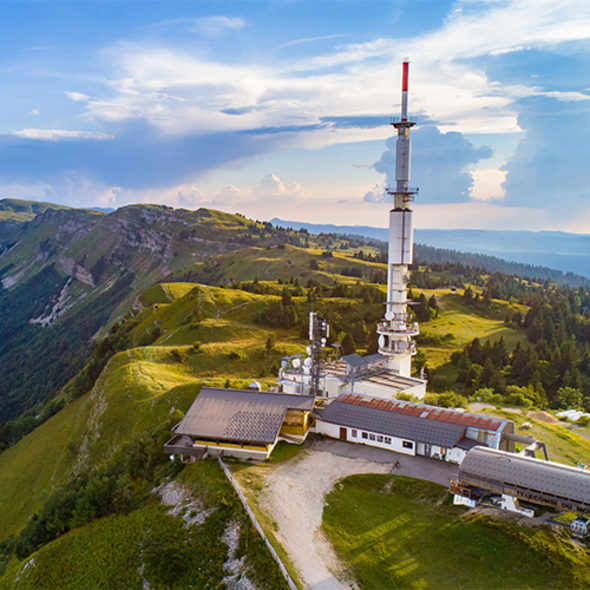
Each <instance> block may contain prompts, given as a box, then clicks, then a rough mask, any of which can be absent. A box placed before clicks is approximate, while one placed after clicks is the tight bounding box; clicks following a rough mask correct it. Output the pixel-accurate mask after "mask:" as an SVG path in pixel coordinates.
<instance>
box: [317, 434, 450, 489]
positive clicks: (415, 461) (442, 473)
mask: <svg viewBox="0 0 590 590" xmlns="http://www.w3.org/2000/svg"><path fill="white" fill-rule="evenodd" d="M306 446H307V447H309V448H311V449H316V450H318V451H326V452H328V453H332V454H334V455H339V456H341V457H349V458H350V459H367V460H368V461H376V462H378V463H390V464H391V466H392V473H396V474H398V475H406V476H407V477H415V478H416V479H424V480H426V481H432V482H434V483H438V484H441V485H443V486H446V487H448V486H449V484H450V482H451V478H456V477H457V475H458V474H459V467H458V465H455V464H453V463H445V462H444V461H439V460H438V459H430V458H428V457H419V456H416V457H412V456H411V455H404V454H402V453H395V452H393V451H387V450H386V449H377V448H375V447H370V446H368V445H363V444H358V443H350V442H344V441H341V440H336V439H332V438H320V437H314V438H313V439H312V440H309V441H308V442H307V443H306ZM396 461H399V462H400V463H401V467H399V468H398V469H395V468H393V464H394V463H395V462H396Z"/></svg>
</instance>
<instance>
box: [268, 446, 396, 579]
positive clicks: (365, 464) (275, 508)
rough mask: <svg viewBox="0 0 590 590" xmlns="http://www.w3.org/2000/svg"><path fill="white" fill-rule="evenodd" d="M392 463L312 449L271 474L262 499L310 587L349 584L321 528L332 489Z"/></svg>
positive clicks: (280, 539)
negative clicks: (350, 477)
mask: <svg viewBox="0 0 590 590" xmlns="http://www.w3.org/2000/svg"><path fill="white" fill-rule="evenodd" d="M390 469H391V465H389V464H385V463H377V462H374V461H367V460H365V459H349V458H348V457H339V456H336V455H332V454H331V453H325V452H322V451H315V450H307V451H306V452H305V454H302V455H299V456H298V457H296V458H295V459H294V460H291V461H288V462H286V463H283V464H282V465H280V466H279V467H277V468H276V469H274V470H273V471H272V472H270V473H267V474H266V475H265V479H266V483H267V487H266V488H265V490H264V496H263V499H262V503H263V505H264V508H265V509H266V510H267V511H268V513H269V515H270V516H271V518H272V519H273V520H274V521H275V522H276V523H277V525H278V531H277V532H276V536H277V538H278V540H279V541H280V543H281V545H282V546H283V547H284V548H285V550H286V551H287V553H288V554H289V557H290V558H291V561H292V562H293V564H294V565H295V567H296V568H297V569H298V570H299V573H300V574H301V578H302V580H303V581H304V582H305V587H306V588H307V589H308V590H346V589H348V588H351V587H352V586H350V585H348V584H345V583H342V582H340V581H339V580H338V579H336V577H335V576H334V575H333V573H332V572H339V571H342V570H343V567H342V566H341V564H340V563H339V561H338V558H337V557H336V554H335V553H334V550H333V548H332V545H331V544H330V543H329V542H328V541H327V539H326V538H325V536H324V534H323V533H322V531H321V530H320V529H319V527H320V525H321V523H322V512H323V510H324V500H325V497H326V494H327V493H328V492H329V491H330V490H331V489H332V487H333V486H334V484H335V483H336V482H337V481H338V480H339V479H342V478H343V477H346V476H347V475H353V474H356V473H388V472H389V470H390Z"/></svg>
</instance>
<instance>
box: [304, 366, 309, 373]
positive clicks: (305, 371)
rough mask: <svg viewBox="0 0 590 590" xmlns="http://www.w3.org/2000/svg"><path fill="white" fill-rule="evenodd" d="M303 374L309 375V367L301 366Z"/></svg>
mask: <svg viewBox="0 0 590 590" xmlns="http://www.w3.org/2000/svg"><path fill="white" fill-rule="evenodd" d="M303 374H304V375H309V367H303Z"/></svg>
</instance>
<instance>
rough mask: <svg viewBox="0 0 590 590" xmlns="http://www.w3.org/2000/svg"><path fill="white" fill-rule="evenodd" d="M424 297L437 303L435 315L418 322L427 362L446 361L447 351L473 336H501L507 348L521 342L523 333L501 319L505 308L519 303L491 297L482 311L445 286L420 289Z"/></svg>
mask: <svg viewBox="0 0 590 590" xmlns="http://www.w3.org/2000/svg"><path fill="white" fill-rule="evenodd" d="M420 292H423V293H424V294H425V295H426V296H427V297H431V296H432V295H435V296H436V298H437V301H438V304H439V306H440V313H439V316H438V317H437V318H435V319H433V320H431V321H429V322H425V323H423V324H421V325H420V332H421V334H422V335H423V336H422V338H423V340H424V341H425V342H424V344H422V345H420V350H422V351H423V352H424V354H426V357H427V359H428V366H429V367H431V368H435V367H440V366H442V365H444V364H445V363H447V362H448V361H449V360H450V358H451V354H452V353H453V352H454V351H455V350H457V349H458V348H461V347H463V346H464V345H465V344H467V343H468V342H471V341H472V340H473V339H474V338H479V339H480V340H482V341H485V340H492V341H494V340H498V339H499V338H500V337H502V338H504V340H505V341H506V344H507V346H508V347H509V348H513V347H514V346H515V345H516V343H517V342H520V343H521V344H525V342H526V341H527V340H526V334H525V333H524V331H522V330H518V329H516V328H513V327H511V326H510V325H508V324H506V323H505V322H504V318H505V316H506V313H507V312H510V313H511V314H513V313H514V312H515V311H517V310H518V311H522V306H518V305H511V304H509V303H507V302H505V301H494V302H493V304H492V307H491V308H490V310H487V311H486V313H485V314H482V313H478V312H476V311H475V310H474V309H473V308H472V307H470V306H468V305H465V304H464V303H463V300H462V298H461V296H460V295H451V293H450V291H449V289H437V290H427V289H423V290H420Z"/></svg>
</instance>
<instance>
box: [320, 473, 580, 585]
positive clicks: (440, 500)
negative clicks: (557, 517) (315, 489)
mask: <svg viewBox="0 0 590 590" xmlns="http://www.w3.org/2000/svg"><path fill="white" fill-rule="evenodd" d="M446 494H447V491H446V489H444V488H443V487H442V486H439V485H437V484H432V483H429V482H423V481H418V480H413V479H411V478H405V477H401V476H395V477H394V476H391V475H359V476H352V477H348V478H346V479H345V480H343V481H342V482H341V483H340V484H338V485H337V486H336V488H335V489H334V490H333V491H332V492H331V493H330V494H328V496H327V503H326V507H325V508H324V517H323V529H324V531H325V532H326V534H327V535H328V537H329V539H330V540H331V542H332V543H333V545H334V548H335V549H336V552H337V554H338V556H339V557H340V559H342V561H343V562H344V563H345V564H346V565H347V566H348V568H349V571H350V573H351V574H352V575H353V577H354V579H355V580H356V581H357V582H358V585H359V587H360V588H361V589H362V590H380V589H383V590H385V589H390V588H421V589H426V588H433V589H443V588H449V589H451V588H452V589H458V588H465V589H472V588H486V589H490V590H491V589H492V588H498V589H500V588H502V589H507V588H515V589H520V588H528V589H535V588H539V589H541V588H543V589H545V588H587V587H588V586H589V585H590V574H589V572H590V569H589V567H590V554H589V553H588V551H586V550H583V549H580V548H579V547H577V546H576V545H574V544H573V543H572V542H570V541H569V540H568V533H563V534H560V533H556V532H554V531H551V530H549V529H548V528H546V527H526V526H520V525H517V524H515V523H513V522H508V521H506V520H497V519H493V518H490V517H488V516H484V515H482V514H480V513H472V512H466V509H465V508H463V507H457V506H453V505H451V504H450V502H449V501H448V500H445V496H446Z"/></svg>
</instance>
